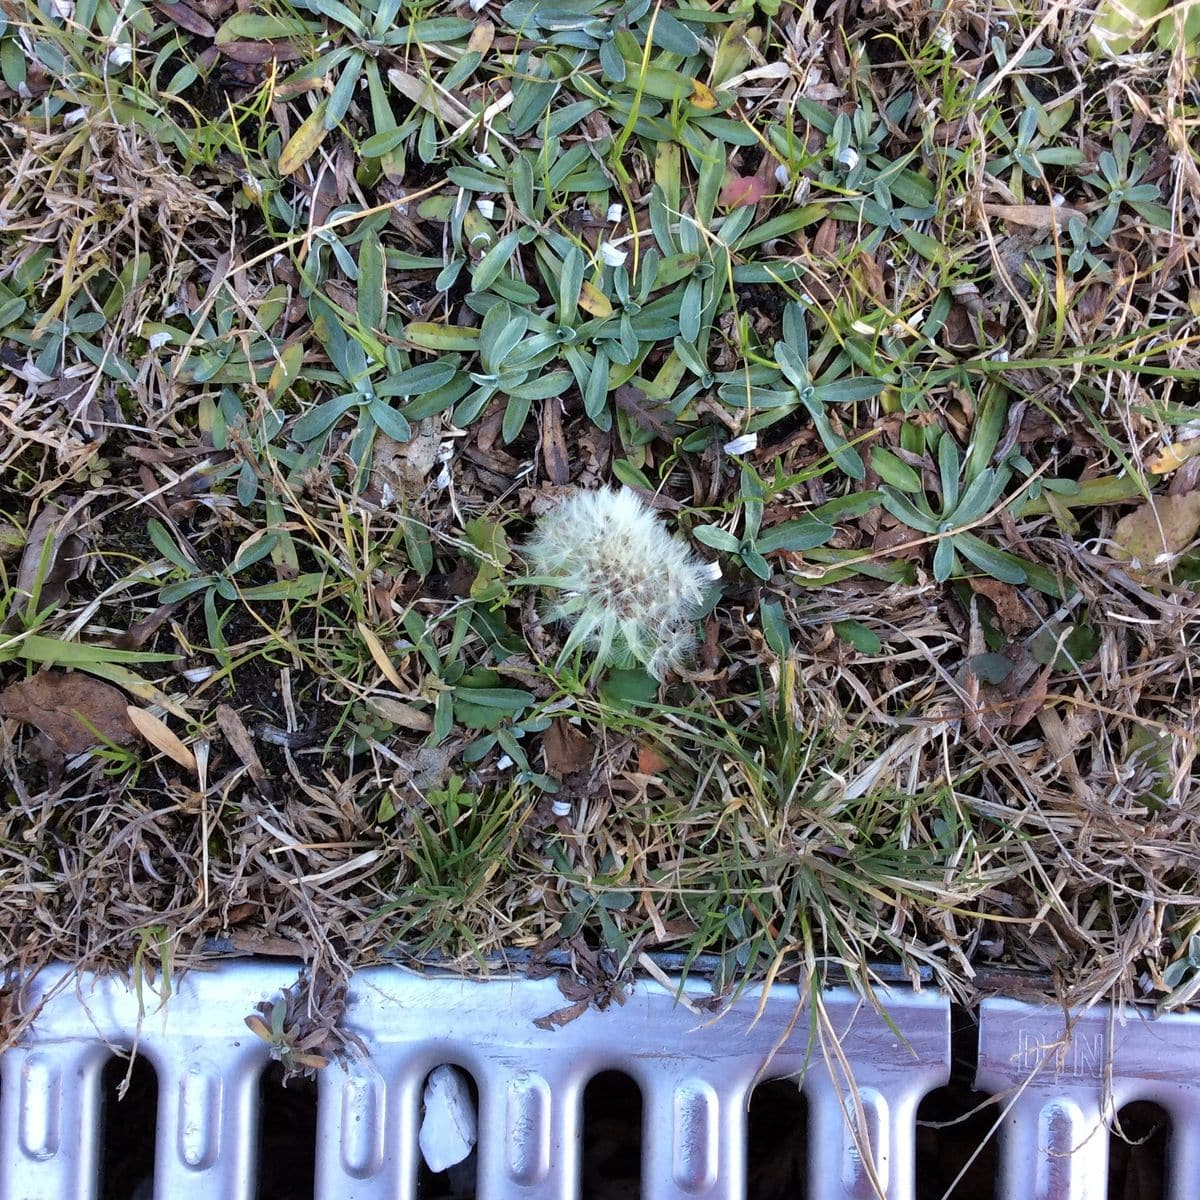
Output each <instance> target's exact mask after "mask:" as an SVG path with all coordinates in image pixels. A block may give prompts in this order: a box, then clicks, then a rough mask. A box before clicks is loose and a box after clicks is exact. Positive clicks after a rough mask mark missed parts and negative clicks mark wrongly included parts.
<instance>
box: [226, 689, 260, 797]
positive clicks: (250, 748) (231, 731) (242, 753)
mask: <svg viewBox="0 0 1200 1200" xmlns="http://www.w3.org/2000/svg"><path fill="white" fill-rule="evenodd" d="M217 724H218V725H219V726H220V727H221V732H222V733H223V734H224V735H225V740H226V741H227V742H228V743H229V746H230V749H232V750H233V752H234V754H236V755H237V756H238V758H240V759H241V760H242V765H243V766H244V767H245V768H246V770H247V771H249V773H250V778H251V779H252V780H253V781H254V782H255V784H257V785H258V787H259V788H260V789H261V788H262V786H263V783H264V782H265V781H266V778H267V772H266V770H265V769H264V768H263V765H262V759H260V758H259V757H258V751H257V750H256V749H255V748H254V739H253V738H252V737H251V736H250V731H249V730H248V729H247V728H246V724H245V722H244V721H243V720H242V718H241V717H239V716H238V714H237V713H236V712H235V711H234V710H233V709H232V708H230V706H229V705H228V704H218V705H217Z"/></svg>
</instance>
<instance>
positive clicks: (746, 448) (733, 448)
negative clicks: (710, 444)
mask: <svg viewBox="0 0 1200 1200" xmlns="http://www.w3.org/2000/svg"><path fill="white" fill-rule="evenodd" d="M757 446H758V434H757V433H743V434H742V436H741V437H735V438H734V439H733V441H731V442H726V443H725V446H724V450H725V453H726V454H748V453H749V452H750V451H751V450H753V449H755V448H756V447H757Z"/></svg>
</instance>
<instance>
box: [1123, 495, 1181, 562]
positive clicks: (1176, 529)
mask: <svg viewBox="0 0 1200 1200" xmlns="http://www.w3.org/2000/svg"><path fill="white" fill-rule="evenodd" d="M1198 531H1200V491H1196V492H1188V493H1186V494H1185V495H1182V496H1156V497H1155V498H1154V499H1152V500H1150V501H1148V502H1147V503H1145V504H1143V505H1142V506H1141V507H1140V508H1137V509H1135V510H1134V511H1133V512H1131V513H1127V514H1126V515H1125V516H1123V517H1122V518H1121V519H1120V520H1119V521H1118V522H1117V524H1116V528H1115V529H1114V530H1113V542H1114V543H1115V545H1114V547H1113V557H1114V558H1115V559H1117V560H1118V561H1120V562H1130V563H1132V564H1133V565H1134V567H1137V568H1139V569H1141V570H1143V571H1150V570H1153V569H1154V568H1156V567H1159V568H1161V567H1167V566H1170V564H1171V562H1172V561H1173V560H1174V559H1175V558H1176V557H1177V556H1178V555H1179V554H1180V553H1181V552H1182V551H1183V550H1185V549H1187V547H1188V546H1189V545H1190V544H1191V543H1192V540H1193V539H1194V538H1195V536H1196V533H1197V532H1198Z"/></svg>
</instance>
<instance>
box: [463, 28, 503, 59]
mask: <svg viewBox="0 0 1200 1200" xmlns="http://www.w3.org/2000/svg"><path fill="white" fill-rule="evenodd" d="M495 40H496V26H495V25H493V24H492V23H491V21H479V22H477V23H476V25H475V28H474V29H472V30H471V36H470V37H469V38H468V39H467V50H468V51H474V52H475V53H476V54H479V55H482V57H484V58H487V53H488V51H489V50H490V49H491V48H492V43H493V42H494V41H495Z"/></svg>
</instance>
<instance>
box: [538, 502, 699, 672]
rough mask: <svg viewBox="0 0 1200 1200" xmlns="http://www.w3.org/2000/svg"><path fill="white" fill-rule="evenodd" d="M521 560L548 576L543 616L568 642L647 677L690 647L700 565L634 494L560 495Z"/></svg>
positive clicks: (672, 663) (677, 659) (676, 660)
mask: <svg viewBox="0 0 1200 1200" xmlns="http://www.w3.org/2000/svg"><path fill="white" fill-rule="evenodd" d="M525 556H526V558H527V559H528V562H529V566H530V572H531V574H533V575H539V576H549V577H552V578H553V579H554V580H555V582H554V584H553V585H550V586H551V588H552V597H551V600H550V604H549V608H548V611H547V614H546V616H547V619H549V620H552V621H562V622H566V623H570V624H571V625H572V626H573V629H572V632H571V634H570V636H569V639H568V645H583V646H586V647H588V648H589V649H591V650H594V651H596V653H597V656H598V657H599V658H601V659H603V660H611V661H613V662H616V663H618V664H620V663H622V662H628V661H630V660H636V661H637V662H640V663H643V664H644V665H645V667H646V668H647V670H649V671H650V673H651V674H652V675H654V676H655V678H657V679H662V678H663V676H665V675H666V673H667V671H668V670H669V669H670V668H671V667H673V666H675V665H676V664H678V663H679V662H680V661H681V660H682V659H683V658H684V657H685V656H686V654H687V652H688V650H689V649H690V648H691V645H692V642H693V640H694V636H693V632H692V622H693V620H694V619H695V617H696V615H697V614H698V613H699V611H700V607H701V602H702V601H703V598H704V591H705V588H706V586H707V585H708V583H709V576H708V572H707V569H706V568H707V564H706V563H705V562H704V561H703V559H701V558H700V557H699V556H698V555H697V554H695V553H694V552H693V551H692V549H691V547H690V546H688V544H687V543H686V542H684V541H683V540H682V539H681V538H678V537H676V536H675V535H674V534H672V533H671V532H670V531H669V530H668V529H667V527H666V526H665V525H664V524H663V523H662V521H661V520H659V518H658V517H657V516H656V515H655V514H654V512H653V511H652V510H651V509H650V508H648V507H647V506H646V505H645V504H644V503H643V501H642V500H641V498H640V497H639V496H638V495H637V493H636V492H633V491H631V490H630V489H628V488H621V489H620V490H619V491H616V490H610V489H604V490H601V491H595V492H588V491H580V492H576V493H575V494H574V495H572V496H569V497H568V498H567V499H565V500H563V501H562V502H561V503H560V504H558V505H557V506H556V507H555V508H553V509H551V510H550V511H549V512H547V513H546V514H545V515H544V516H542V517H541V518H540V519H539V521H538V523H537V526H536V528H535V529H534V533H533V536H532V538H531V539H530V541H529V543H528V544H527V545H526V547H525Z"/></svg>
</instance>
